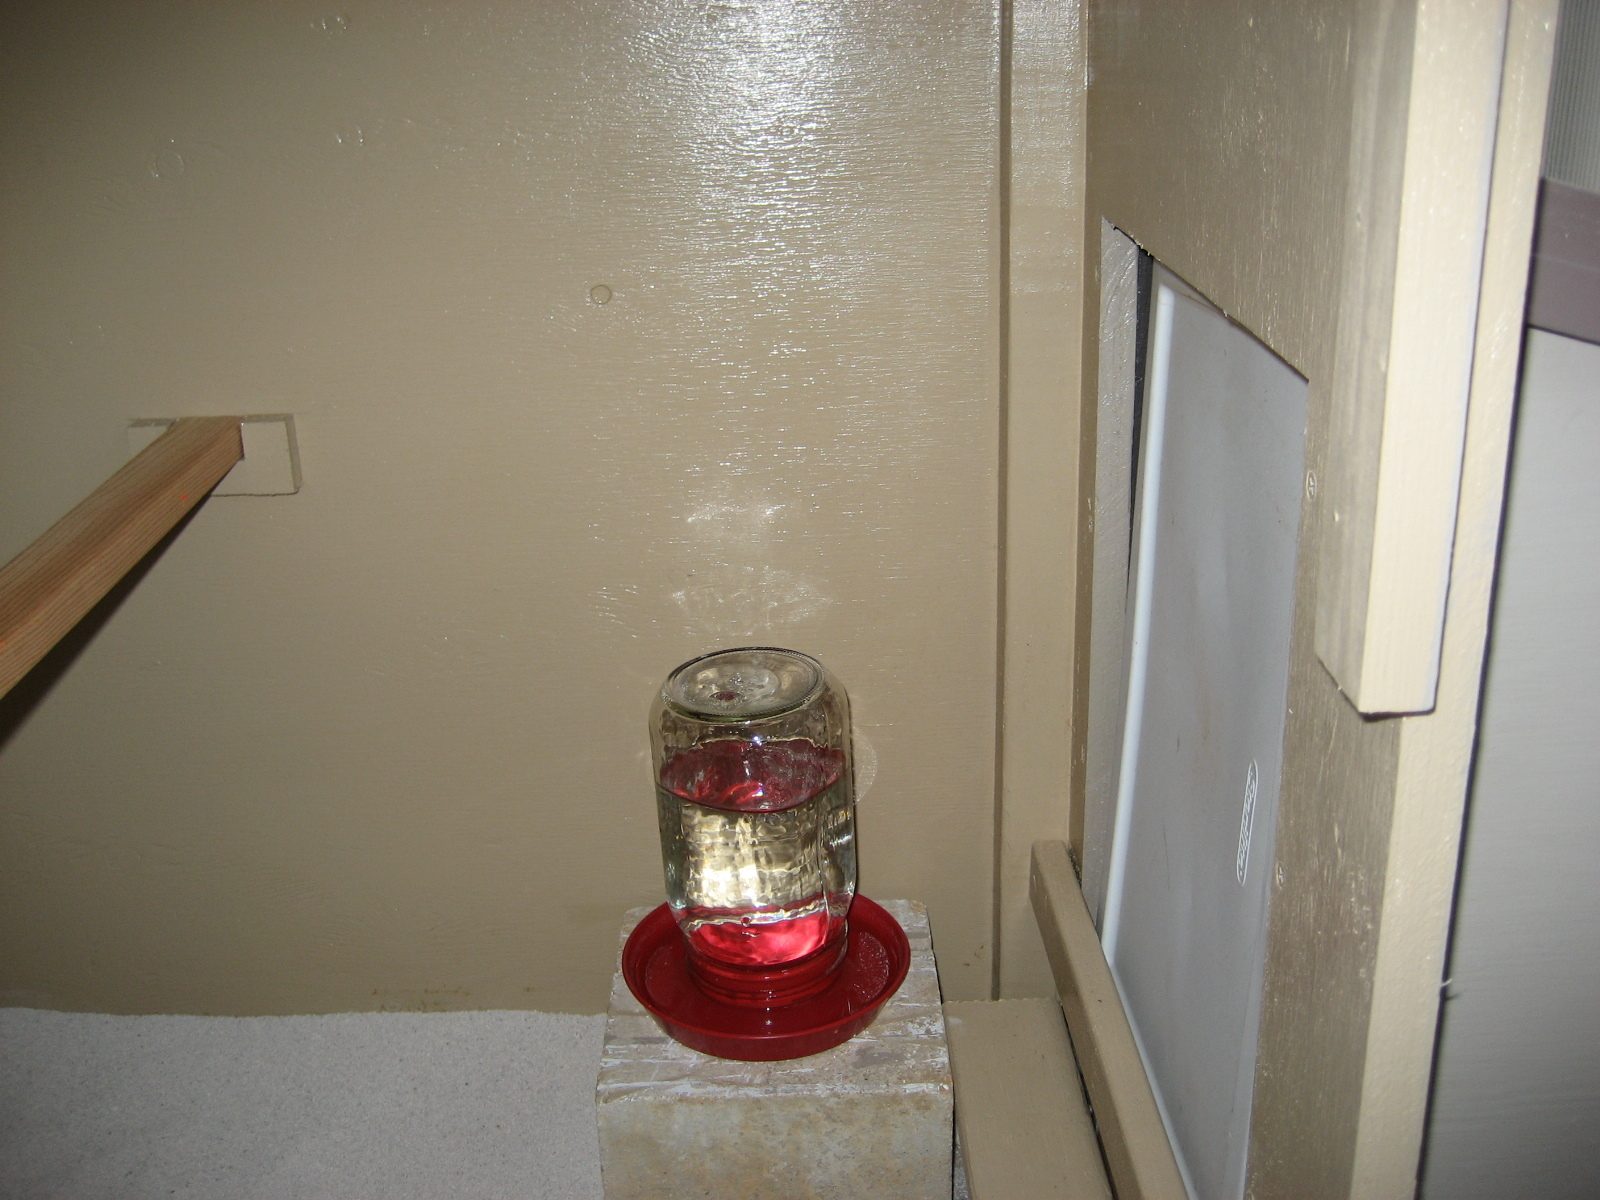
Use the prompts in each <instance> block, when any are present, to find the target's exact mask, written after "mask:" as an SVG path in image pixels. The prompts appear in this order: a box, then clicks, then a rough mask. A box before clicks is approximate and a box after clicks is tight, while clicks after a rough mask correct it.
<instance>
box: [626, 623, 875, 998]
mask: <svg viewBox="0 0 1600 1200" xmlns="http://www.w3.org/2000/svg"><path fill="white" fill-rule="evenodd" d="M650 739H651V749H652V752H653V765H654V768H655V781H656V806H657V816H658V818H659V821H660V828H661V857H662V866H663V868H664V872H665V875H666V885H667V904H668V906H669V907H670V909H671V911H672V915H673V918H674V919H675V920H676V922H677V924H678V928H679V929H680V930H681V931H682V932H683V936H684V938H685V940H686V942H687V945H688V967H689V971H690V973H691V974H692V976H693V977H694V979H695V982H696V983H698V984H699V986H700V987H701V988H702V989H703V990H704V991H706V992H707V993H709V994H711V995H714V996H717V997H719V998H720V999H722V1000H725V1001H727V1002H729V1003H732V1004H738V1005H744V1006H749V1007H757V1008H773V1007H777V1006H780V1005H784V1004H789V1003H793V1002H795V1001H798V1000H801V999H804V998H805V997H806V996H809V995H813V994H815V993H816V992H818V991H821V990H822V989H823V988H825V987H827V986H828V984H829V982H830V981H831V979H832V977H833V975H834V973H835V972H837V970H838V969H839V966H840V964H841V962H842V960H843V958H844V954H845V947H846V944H847V936H846V934H847V929H848V924H847V923H848V918H849V913H850V906H851V902H852V901H853V900H854V898H855V892H856V853H855V794H854V787H855V781H854V775H853V771H852V768H851V756H850V705H849V701H848V699H847V698H846V696H845V693H844V690H843V689H842V688H841V687H839V686H838V684H837V683H836V681H835V680H834V679H833V678H832V677H831V676H830V675H829V674H828V672H827V671H826V670H825V669H824V668H823V666H822V664H821V663H819V662H818V661H817V660H816V659H814V658H812V657H810V656H809V655H805V654H800V653H797V652H795V651H792V650H780V649H776V648H772V647H745V648H740V649H734V650H721V651H717V652H716V653H713V654H707V655H703V656H702V657H699V658H695V659H691V660H690V661H689V662H687V663H684V664H683V665H682V666H680V667H678V668H677V669H676V670H675V671H673V672H672V673H671V675H669V676H668V678H667V681H666V683H665V685H664V686H663V687H662V689H661V691H660V693H659V695H658V696H657V697H656V701H655V704H654V705H653V707H652V709H651V713H650Z"/></svg>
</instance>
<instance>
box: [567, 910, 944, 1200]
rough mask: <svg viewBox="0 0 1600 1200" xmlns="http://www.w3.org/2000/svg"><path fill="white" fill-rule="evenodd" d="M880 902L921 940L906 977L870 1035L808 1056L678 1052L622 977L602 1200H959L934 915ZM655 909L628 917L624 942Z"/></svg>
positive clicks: (612, 1025) (603, 1083) (610, 1022)
mask: <svg viewBox="0 0 1600 1200" xmlns="http://www.w3.org/2000/svg"><path fill="white" fill-rule="evenodd" d="M880 903H881V904H882V905H883V907H884V908H885V909H887V910H888V911H889V913H890V914H891V915H893V917H894V918H895V920H897V921H899V922H900V925H901V927H902V928H903V929H904V930H905V931H906V936H907V937H908V939H909V940H910V942H911V968H910V970H909V971H908V972H907V974H906V980H905V982H904V983H903V984H901V986H900V990H899V991H898V992H896V993H895V995H894V996H893V997H891V998H890V999H889V1001H888V1002H887V1003H886V1004H885V1005H884V1006H883V1009H882V1011H881V1012H879V1014H878V1018H877V1020H876V1021H874V1022H873V1023H872V1024H871V1025H870V1026H868V1027H867V1028H866V1029H865V1030H864V1031H862V1032H861V1033H859V1034H857V1035H856V1036H855V1037H854V1038H852V1039H850V1041H848V1042H846V1043H844V1044H843V1045H842V1046H836V1047H834V1048H833V1049H832V1050H828V1051H824V1052H823V1053H822V1054H815V1055H812V1056H811V1057H809V1058H800V1059H793V1060H790V1061H788V1062H776V1063H747V1062H734V1061H731V1060H728V1059H719V1058H712V1057H710V1056H709V1055H705V1054H701V1053H699V1052H698V1051H696V1050H691V1049H689V1048H688V1047H687V1046H683V1045H680V1044H679V1043H677V1042H675V1041H673V1040H672V1039H671V1038H669V1037H668V1036H667V1035H666V1034H664V1033H662V1032H661V1030H660V1028H659V1027H658V1026H657V1025H656V1023H655V1022H654V1021H653V1020H652V1019H651V1018H650V1015H649V1014H648V1013H646V1012H645V1011H644V1010H643V1008H641V1007H640V1005H639V1003H638V1001H636V1000H635V999H634V998H633V995H632V993H630V992H629V991H628V986H627V984H625V983H624V982H623V980H622V973H621V971H620V970H618V972H617V974H616V976H615V977H614V978H613V980H612V987H611V1006H610V1012H609V1014H608V1016H607V1019H606V1039H605V1048H604V1050H603V1051H602V1055H601V1060H600V1074H599V1077H598V1079H597V1081H596V1085H595V1111H596V1115H597V1119H598V1122H599V1132H600V1168H601V1178H602V1179H603V1181H604V1184H605V1194H606V1200H691V1198H693V1200H723V1198H727V1200H767V1198H770V1200H801V1198H804V1200H835V1198H839V1200H845V1198H848V1200H864V1198H867V1197H870V1198H871V1200H949V1198H950V1195H951V1150H952V1144H953V1139H954V1128H953V1108H952V1098H951V1083H950V1054H949V1048H948V1045H947V1044H946V1041H945V1028H944V1013H943V1010H942V1008H941V1006H940V1002H939V979H938V972H937V970H936V968H935V965H934V959H933V945H932V939H931V937H930V935H929V929H928V914H927V910H926V909H925V908H924V907H923V906H922V905H920V904H916V903H912V902H910V901H905V900H888V901H880ZM647 911H648V910H647V909H638V910H636V911H634V912H631V913H629V914H628V919H627V921H626V923H625V925H624V928H623V940H624V941H625V940H626V938H627V934H628V932H629V931H630V930H632V928H633V927H634V925H635V924H637V923H638V921H639V920H640V919H641V918H643V917H644V915H645V913H646V912H647ZM619 951H620V943H619ZM619 957H620V955H619Z"/></svg>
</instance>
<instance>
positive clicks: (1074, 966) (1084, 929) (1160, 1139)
mask: <svg viewBox="0 0 1600 1200" xmlns="http://www.w3.org/2000/svg"><path fill="white" fill-rule="evenodd" d="M1030 893H1031V895H1032V897H1033V911H1034V914H1035V915H1036V916H1037V917H1038V921H1039V932H1040V934H1041V935H1042V936H1043V938H1044V946H1045V953H1046V954H1047V955H1048V956H1049V959H1050V968H1051V970H1052V971H1053V972H1054V974H1055V979H1056V989H1057V991H1058V992H1059V993H1060V996H1061V1007H1062V1010H1063V1011H1064V1012H1065V1013H1066V1016H1067V1030H1068V1032H1069V1033H1070V1034H1071V1037H1072V1044H1073V1046H1074V1047H1075V1048H1076V1050H1077V1059H1078V1066H1079V1069H1080V1070H1082V1072H1083V1081H1084V1085H1085V1086H1086V1087H1087V1088H1088V1092H1089V1101H1090V1103H1091V1104H1092V1105H1093V1106H1094V1112H1095V1119H1096V1121H1097V1122H1098V1124H1099V1127H1100V1142H1101V1145H1102V1146H1103V1148H1104V1150H1105V1156H1106V1164H1107V1166H1108V1167H1109V1168H1110V1171H1111V1183H1112V1186H1113V1187H1114V1188H1115V1189H1116V1194H1117V1196H1118V1200H1187V1196H1188V1191H1187V1189H1186V1188H1185V1187H1184V1183H1183V1176H1182V1175H1181V1174H1180V1173H1179V1171H1178V1163H1177V1159H1176V1158H1174V1157H1173V1153H1172V1146H1171V1143H1169V1142H1168V1140H1167V1131H1166V1126H1165V1125H1163V1124H1162V1121H1161V1113H1160V1111H1159V1110H1158V1109H1157V1108H1156V1100H1155V1094H1154V1093H1153V1092H1152V1091H1151V1090H1150V1081H1149V1079H1148V1078H1147V1077H1146V1075H1145V1072H1144V1062H1143V1060H1142V1059H1141V1058H1140V1057H1139V1048H1138V1046H1137V1045H1136V1044H1135V1043H1134V1040H1133V1029H1132V1027H1131V1026H1130V1025H1129V1024H1128V1017H1127V1014H1126V1013H1125V1012H1123V1009H1122V999H1121V997H1120V996H1119V995H1118V993H1117V985H1116V982H1115V981H1114V980H1113V979H1112V978H1111V968H1110V967H1109V966H1107V965H1106V960H1105V955H1104V954H1102V953H1101V950H1100V939H1099V937H1098V935H1097V934H1096V933H1095V929H1094V924H1093V922H1091V921H1090V919H1089V910H1088V908H1087V907H1086V906H1085V904H1084V901H1083V893H1082V892H1081V891H1079V889H1078V880H1077V877H1076V876H1075V875H1074V874H1073V870H1072V863H1071V861H1070V860H1069V859H1068V857H1067V846H1066V843H1065V842H1039V843H1036V844H1035V845H1034V848H1033V874H1032V879H1031V889H1030Z"/></svg>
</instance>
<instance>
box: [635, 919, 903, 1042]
mask: <svg viewBox="0 0 1600 1200" xmlns="http://www.w3.org/2000/svg"><path fill="white" fill-rule="evenodd" d="M688 953H689V950H688V945H687V943H685V941H684V939H683V934H682V933H680V932H679V930H678V925H677V922H676V921H674V920H673V919H672V911H671V910H670V909H669V908H668V907H667V906H666V905H665V904H663V905H661V906H660V907H659V908H656V909H653V910H652V911H651V912H650V913H649V914H648V915H647V916H646V917H645V918H644V920H642V921H640V922H639V924H638V926H636V927H635V929H634V931H633V932H632V933H631V934H629V935H628V940H627V943H626V944H625V945H624V946H623V948H622V977H623V979H625V980H626V981H627V984H628V990H629V991H631V992H632V993H633V994H634V997H635V998H636V999H637V1000H638V1001H639V1003H640V1004H642V1005H644V1007H645V1010H646V1011H647V1012H649V1013H650V1015H651V1016H653V1017H654V1018H655V1019H656V1024H658V1025H660V1026H661V1028H662V1029H663V1030H665V1031H666V1032H667V1034H669V1035H670V1036H672V1037H674V1038H676V1039H677V1040H678V1041H680V1042H682V1043H683V1044H684V1045H686V1046H692V1047H693V1048H694V1049H696V1050H700V1051H703V1052H704V1053H706V1054H714V1055H716V1056H717V1057H718V1058H738V1059H744V1060H745V1061H747V1062H774V1061H777V1060H779V1059H786V1058H804V1057H805V1056H806V1055H808V1054H820V1053H821V1052H822V1051H824V1050H827V1049H830V1048H832V1047H834V1046H837V1045H839V1043H841V1042H844V1041H847V1040H849V1039H850V1038H852V1037H854V1036H855V1035H856V1034H858V1033H860V1032H861V1031H862V1030H863V1029H865V1028H866V1027H867V1026H868V1025H870V1024H871V1023H872V1019H873V1017H875V1016H877V1015H878V1010H879V1009H880V1008H882V1007H883V1004H884V1001H886V1000H888V999H889V997H890V996H892V995H894V994H895V992H896V991H897V990H899V987H900V984H901V983H902V982H904V980H905V977H906V971H907V969H908V968H909V967H910V966H911V944H910V943H909V942H908V941H907V940H906V935H905V930H903V929H901V928H900V925H899V923H898V922H897V921H896V920H895V919H894V918H893V917H891V916H890V915H889V914H888V913H887V912H885V911H884V910H883V908H882V906H881V905H878V904H874V903H873V902H872V901H871V900H868V899H867V898H866V897H865V896H857V897H856V898H855V902H854V903H853V904H852V905H851V906H850V933H849V943H848V946H847V948H846V950H845V958H844V963H843V965H841V966H840V968H839V973H838V975H836V976H835V977H834V980H833V982H832V983H831V984H829V985H828V987H827V988H826V989H825V990H823V991H821V992H819V993H818V994H817V995H815V996H812V997H810V998H809V999H806V1000H802V1001H800V1002H799V1003H796V1004H790V1005H787V1006H785V1007H783V1008H774V1009H759V1008H741V1007H739V1006H737V1005H733V1004H728V1003H726V1002H724V1001H721V1000H718V999H717V998H715V997H714V996H708V995H706V994H705V993H704V992H702V991H701V990H700V989H699V988H698V987H697V986H695V983H694V980H693V979H692V978H690V976H689V967H688Z"/></svg>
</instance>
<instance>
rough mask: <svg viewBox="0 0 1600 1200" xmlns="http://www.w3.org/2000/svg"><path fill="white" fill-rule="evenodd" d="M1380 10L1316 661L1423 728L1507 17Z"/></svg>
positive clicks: (1362, 108)
mask: <svg viewBox="0 0 1600 1200" xmlns="http://www.w3.org/2000/svg"><path fill="white" fill-rule="evenodd" d="M1377 8H1378V11H1379V19H1378V20H1377V21H1376V22H1375V23H1374V24H1373V25H1372V26H1370V27H1369V28H1370V32H1371V34H1372V36H1373V37H1374V38H1375V39H1376V43H1377V44H1376V45H1374V46H1373V47H1372V48H1371V50H1370V52H1369V53H1367V54H1364V55H1363V57H1362V60H1361V61H1362V63H1363V65H1364V68H1365V70H1366V72H1367V74H1366V76H1365V78H1364V79H1363V80H1361V81H1359V86H1358V87H1357V90H1356V102H1355V111H1354V114H1353V118H1352V126H1351V130H1352V132H1351V148H1350V175H1349V185H1348V186H1349V196H1348V200H1347V204H1348V208H1349V211H1350V213H1351V214H1352V220H1351V224H1350V226H1349V232H1348V233H1347V240H1346V243H1345V251H1344V261H1343V265H1342V279H1343V287H1342V290H1341V293H1340V298H1339V311H1338V327H1337V335H1336V339H1335V346H1334V355H1335V358H1334V364H1333V377H1332V380H1331V383H1332V392H1331V399H1332V412H1331V417H1330V420H1331V438H1330V448H1329V453H1328V458H1327V463H1326V467H1325V471H1324V477H1325V478H1324V487H1325V489H1326V494H1325V498H1324V499H1323V501H1322V502H1321V504H1320V507H1319V510H1318V517H1319V521H1318V545H1317V555H1318V561H1319V565H1320V571H1321V581H1320V585H1319V587H1318V589H1317V608H1316V648H1317V655H1318V657H1319V658H1321V660H1322V662H1323V664H1324V665H1325V666H1326V667H1327V668H1328V670H1329V672H1330V673H1331V674H1332V675H1333V677H1334V679H1335V680H1336V681H1337V682H1338V684H1339V687H1340V690H1341V691H1343V692H1344V693H1345V695H1346V696H1348V697H1349V698H1350V700H1351V702H1352V703H1354V704H1355V706H1356V708H1357V709H1358V710H1359V711H1361V712H1363V713H1417V712H1426V711H1428V710H1429V709H1431V708H1432V707H1433V704H1434V695H1435V691H1436V688H1437V684H1438V677H1439V653H1440V644H1441V641H1442V639H1443V636H1444V614H1445V597H1446V594H1447V592H1448V589H1449V583H1450V551H1451V543H1452V538H1453V535H1454V532H1455V521H1456V500H1457V495H1458V492H1459V488H1460V482H1461V452H1462V440H1463V438H1464V437H1465V434H1466V420H1467V388H1468V385H1469V382H1470V380H1471V374H1472V347H1473V334H1474V327H1475V322H1476V319H1477V296H1478V284H1479V275H1480V271H1481V267H1482V262H1483V229H1484V219H1485V212H1486V211H1487V208H1488V202H1489V177H1490V169H1491V165H1492V161H1493V152H1494V139H1493V138H1492V137H1491V136H1489V134H1490V133H1491V132H1492V130H1493V128H1494V118H1495V108H1496V105H1497V103H1498V101H1499V95H1500V64H1501V58H1502V54H1503V51H1504V44H1505V26H1506V6H1505V3H1504V0H1464V2H1462V3H1457V4H1432V3H1426V2H1422V3H1416V4H1415V5H1414V8H1413V5H1411V4H1407V3H1393V4H1385V5H1379V6H1377ZM1397 113H1403V114H1405V118H1404V119H1403V120H1396V119H1395V114H1397Z"/></svg>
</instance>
